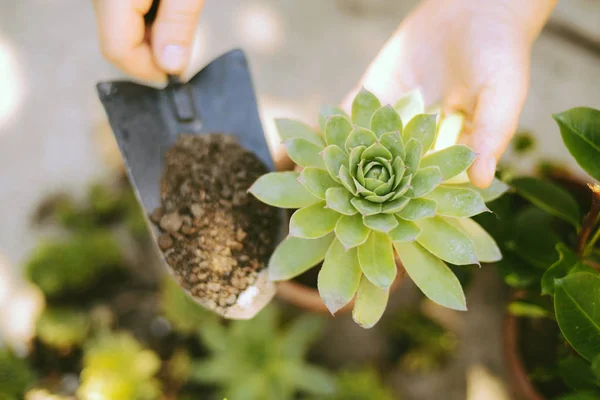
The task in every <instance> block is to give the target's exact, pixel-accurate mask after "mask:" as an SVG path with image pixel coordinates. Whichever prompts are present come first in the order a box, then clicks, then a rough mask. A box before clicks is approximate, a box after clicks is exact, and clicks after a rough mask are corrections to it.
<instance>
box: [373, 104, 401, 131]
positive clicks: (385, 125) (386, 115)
mask: <svg viewBox="0 0 600 400" xmlns="http://www.w3.org/2000/svg"><path fill="white" fill-rule="evenodd" d="M371 130H372V131H373V133H375V135H377V137H381V135H383V134H384V133H387V132H402V121H401V120H400V115H398V113H397V112H396V110H394V108H393V107H392V106H389V105H388V106H384V107H381V108H379V109H378V110H377V111H375V113H373V116H372V117H371Z"/></svg>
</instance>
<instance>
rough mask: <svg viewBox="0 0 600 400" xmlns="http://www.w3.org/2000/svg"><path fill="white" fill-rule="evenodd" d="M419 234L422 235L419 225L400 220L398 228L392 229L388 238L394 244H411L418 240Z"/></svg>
mask: <svg viewBox="0 0 600 400" xmlns="http://www.w3.org/2000/svg"><path fill="white" fill-rule="evenodd" d="M419 233H421V228H419V227H418V226H417V224H415V223H414V222H410V221H405V220H403V219H398V226H397V227H396V228H394V229H392V230H391V231H390V232H389V233H388V236H389V237H390V240H391V241H392V242H394V243H411V242H414V241H415V240H417V236H418V235H419Z"/></svg>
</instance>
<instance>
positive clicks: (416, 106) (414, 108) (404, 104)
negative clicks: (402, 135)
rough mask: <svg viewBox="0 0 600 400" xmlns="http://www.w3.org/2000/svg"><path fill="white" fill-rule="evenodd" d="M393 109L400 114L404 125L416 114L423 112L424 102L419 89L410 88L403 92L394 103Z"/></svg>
mask: <svg viewBox="0 0 600 400" xmlns="http://www.w3.org/2000/svg"><path fill="white" fill-rule="evenodd" d="M394 109H395V110H396V111H397V112H398V114H400V118H401V119H402V123H403V124H404V126H406V124H408V123H409V122H410V120H411V119H413V117H414V116H415V115H417V114H423V113H424V112H425V102H424V100H423V95H422V94H421V91H420V90H412V91H410V92H408V93H406V94H404V95H403V96H402V97H401V98H400V99H399V100H398V101H397V102H396V104H395V105H394Z"/></svg>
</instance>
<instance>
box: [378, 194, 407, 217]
mask: <svg viewBox="0 0 600 400" xmlns="http://www.w3.org/2000/svg"><path fill="white" fill-rule="evenodd" d="M409 201H410V199H409V198H408V197H402V198H400V199H396V200H391V201H387V202H385V203H384V204H383V205H382V207H381V212H382V213H384V214H396V213H398V212H400V211H401V210H402V209H403V208H404V207H406V205H407V204H408V202H409Z"/></svg>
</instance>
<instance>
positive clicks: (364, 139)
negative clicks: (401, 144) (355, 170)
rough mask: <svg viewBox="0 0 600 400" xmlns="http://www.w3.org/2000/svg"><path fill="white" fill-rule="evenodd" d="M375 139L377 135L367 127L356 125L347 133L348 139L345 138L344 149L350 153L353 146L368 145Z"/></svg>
mask: <svg viewBox="0 0 600 400" xmlns="http://www.w3.org/2000/svg"><path fill="white" fill-rule="evenodd" d="M376 141H377V136H375V134H374V133H373V132H371V131H370V130H368V129H367V128H362V127H359V126H356V127H354V129H353V130H352V132H350V134H349V135H348V139H346V144H345V146H346V151H347V152H348V153H350V152H351V151H352V149H353V148H355V147H358V146H365V147H369V146H370V145H372V144H373V143H375V142H376Z"/></svg>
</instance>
